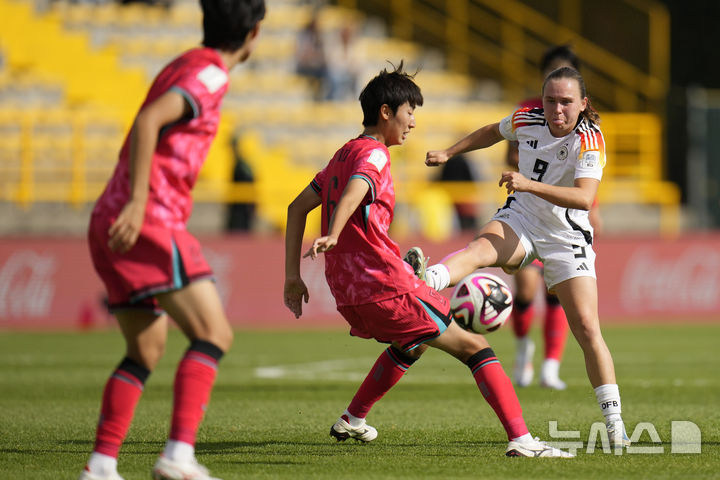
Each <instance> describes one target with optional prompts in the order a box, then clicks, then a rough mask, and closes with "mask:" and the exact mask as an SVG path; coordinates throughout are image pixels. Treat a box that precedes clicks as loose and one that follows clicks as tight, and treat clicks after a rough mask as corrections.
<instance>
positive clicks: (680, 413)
mask: <svg viewBox="0 0 720 480" xmlns="http://www.w3.org/2000/svg"><path fill="white" fill-rule="evenodd" d="M537 330H538V329H537V328H534V335H536V336H539V333H538V331H537ZM604 332H605V338H606V340H607V342H608V344H609V346H610V348H611V350H612V352H613V355H614V358H615V365H616V370H617V374H618V379H619V383H620V388H621V394H622V400H623V410H624V412H623V415H624V419H625V421H626V423H627V424H628V426H629V432H628V433H629V434H630V433H631V431H632V429H633V428H634V426H635V425H636V424H637V423H639V422H650V423H652V424H653V425H654V427H655V428H656V430H657V433H658V435H659V436H660V439H661V441H662V445H661V446H662V447H663V449H664V453H662V454H632V455H631V454H624V455H622V456H616V455H612V454H605V453H602V450H601V449H600V448H599V445H598V449H597V450H596V451H595V453H592V454H588V453H587V452H586V450H585V449H581V450H580V451H579V452H578V457H577V458H575V459H529V458H520V459H512V458H506V457H505V456H504V455H503V453H504V450H505V447H506V443H507V442H506V439H505V435H504V431H503V430H502V427H501V426H500V423H499V421H498V420H497V419H496V417H495V416H494V414H493V412H492V410H491V409H490V407H489V406H488V405H487V404H486V403H485V401H484V400H483V398H482V396H481V395H480V393H479V391H478V390H477V387H476V386H475V384H474V382H473V379H472V377H471V375H470V373H469V370H468V369H467V367H465V366H464V365H461V364H460V363H459V362H457V361H456V360H454V359H452V358H450V357H449V356H447V355H446V354H444V353H441V352H437V351H429V352H428V353H427V354H426V355H425V357H424V358H423V359H422V360H421V361H419V362H418V363H417V364H416V365H415V366H413V368H411V369H410V371H409V372H408V374H407V375H406V377H405V378H404V379H403V380H402V381H401V382H400V384H398V385H397V386H396V387H395V389H394V390H393V391H391V392H390V393H389V394H388V395H387V396H386V397H385V398H384V399H382V400H381V401H380V402H379V403H378V404H377V405H376V406H375V408H374V410H373V411H372V412H371V414H370V416H369V418H368V419H369V423H370V424H372V425H374V426H376V427H377V428H378V431H379V437H378V439H377V440H376V441H375V442H373V443H371V444H367V445H363V444H358V443H355V442H345V443H339V444H338V443H336V442H335V441H334V440H333V439H331V438H330V437H329V436H328V431H329V428H330V425H331V424H332V423H333V422H334V421H335V419H336V418H337V416H338V415H339V414H340V413H341V412H342V410H343V409H344V408H345V407H346V405H347V403H348V402H349V400H350V398H351V397H352V395H353V393H354V391H355V389H356V388H357V386H358V385H359V383H360V381H361V380H362V379H363V378H364V375H365V373H366V372H367V370H368V369H369V367H370V366H371V364H372V363H373V362H374V360H375V358H376V357H377V355H378V354H379V353H380V351H382V349H383V348H384V347H383V346H381V345H379V344H377V343H375V342H372V341H367V340H360V339H355V338H352V337H349V336H348V335H347V334H346V333H345V332H343V331H319V332H299V331H294V332H245V331H240V332H237V337H236V343H235V345H234V347H233V350H232V351H231V353H230V354H229V355H227V356H226V357H225V358H224V359H223V362H222V368H221V370H220V374H219V376H218V379H217V383H216V388H215V390H214V393H213V399H212V402H211V405H210V409H209V411H208V414H207V416H206V419H205V422H204V423H203V425H202V427H201V431H200V432H199V437H198V445H197V449H198V458H199V460H200V461H201V462H202V463H205V464H206V465H208V466H209V467H210V469H211V472H212V473H213V474H215V475H217V476H219V477H221V478H223V479H240V478H242V479H248V478H252V479H265V478H268V479H269V478H278V479H291V478H292V479H306V478H307V479H330V478H332V479H337V478H358V479H359V478H362V479H380V478H398V479H422V478H433V479H450V478H513V479H518V478H533V479H542V478H553V479H557V478H573V479H581V478H583V479H584V478H603V479H608V478H609V479H625V478H637V479H646V478H673V479H676V478H720V374H719V373H718V367H720V353H719V349H718V339H720V325H712V326H711V325H704V326H687V327H682V326H659V327H654V326H649V327H608V328H605V330H604ZM488 339H489V340H490V342H491V344H493V347H494V349H495V351H496V353H497V354H498V356H499V357H500V359H501V360H502V361H503V362H504V366H505V369H506V371H509V369H510V368H511V366H512V356H513V343H512V339H511V335H510V331H509V330H508V329H505V330H501V331H499V332H497V333H494V334H492V335H490V336H489V337H488ZM536 340H537V341H539V337H536ZM169 343H170V345H169V348H168V352H167V354H166V356H165V358H164V359H163V361H162V362H161V364H160V366H159V368H158V369H157V370H156V371H155V372H154V373H153V375H152V376H151V377H150V379H149V381H148V383H147V385H146V388H145V393H144V396H143V398H142V400H141V402H140V404H139V406H138V408H137V412H136V417H135V422H134V423H133V426H132V427H131V429H130V432H129V435H128V438H127V441H126V443H125V445H124V447H123V449H122V451H121V455H120V464H119V471H120V473H121V475H123V476H124V477H125V478H126V480H134V479H145V478H149V471H150V468H151V466H152V464H153V463H154V461H155V458H156V456H157V454H158V453H159V452H160V451H161V449H162V447H163V444H164V440H165V436H166V433H167V430H168V419H169V413H170V402H171V400H170V398H171V392H172V377H173V372H174V368H175V364H176V362H177V359H178V358H179V356H180V355H181V353H182V351H183V350H184V348H185V346H186V345H185V341H184V340H183V338H182V337H181V336H180V335H179V334H178V333H177V332H173V334H172V335H171V338H170V342H169ZM122 354H123V346H122V340H121V337H120V335H119V334H118V333H117V332H114V331H111V332H96V333H16V332H0V478H3V479H74V478H77V475H78V474H79V473H80V470H81V469H82V467H83V465H84V463H85V461H86V460H87V457H88V454H89V452H90V450H91V449H92V444H93V438H94V430H95V422H96V420H97V415H98V410H99V402H100V396H101V391H102V387H103V384H104V382H105V380H106V378H107V376H108V374H109V373H110V371H111V370H112V368H114V366H115V365H116V364H117V363H118V361H119V360H120V358H121V357H122ZM536 360H538V359H536ZM536 364H539V360H538V361H537V362H536ZM538 366H539V365H538ZM561 374H562V377H563V379H564V380H566V381H567V383H568V385H569V388H568V390H567V391H565V392H554V391H548V390H543V389H540V388H539V387H529V388H525V389H521V390H518V395H519V397H520V401H521V403H522V405H523V410H524V413H525V418H526V421H527V423H528V426H529V427H530V430H531V432H532V433H533V434H534V435H538V436H540V437H541V438H542V439H544V440H547V439H548V430H549V425H548V421H550V420H556V421H557V422H558V424H557V425H558V429H560V430H579V431H580V439H581V440H582V441H583V442H584V443H585V442H587V438H588V434H589V432H590V428H591V425H592V423H593V422H597V421H601V420H602V418H601V415H600V413H599V408H598V406H597V403H596V401H595V398H594V394H593V391H592V389H591V388H590V386H589V384H588V382H587V380H586V377H585V373H584V367H583V363H582V355H581V352H580V350H579V347H578V346H577V344H576V343H575V342H574V341H573V340H570V341H569V342H568V349H567V352H566V358H565V362H564V363H563V367H562V369H561ZM673 420H676V421H691V422H693V423H695V424H696V425H697V426H698V427H699V429H700V431H701V432H702V453H701V454H677V453H675V454H673V453H670V451H671V444H670V443H671V422H672V421H673ZM640 445H642V446H657V444H653V443H652V442H651V441H650V437H649V435H648V433H645V434H643V437H642V438H641V443H640Z"/></svg>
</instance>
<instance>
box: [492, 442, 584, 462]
mask: <svg viewBox="0 0 720 480" xmlns="http://www.w3.org/2000/svg"><path fill="white" fill-rule="evenodd" d="M505 455H506V456H508V457H555V458H573V457H575V455H573V454H572V453H569V452H565V451H563V450H560V449H557V448H554V447H551V446H550V445H548V444H547V443H545V442H541V441H540V439H539V438H537V437H536V438H535V439H534V440H533V441H532V442H523V443H520V442H513V441H510V443H509V444H508V447H507V449H506V450H505Z"/></svg>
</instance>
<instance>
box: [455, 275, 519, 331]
mask: <svg viewBox="0 0 720 480" xmlns="http://www.w3.org/2000/svg"><path fill="white" fill-rule="evenodd" d="M512 304H513V297H512V293H511V292H510V288H509V287H508V286H507V284H506V283H505V282H504V281H503V280H502V279H501V278H500V277H496V276H495V275H492V274H490V273H482V272H475V273H471V274H470V275H468V276H467V277H465V278H463V279H462V280H461V281H460V283H458V284H457V285H455V290H453V293H452V297H450V311H451V312H452V314H453V317H455V321H456V322H457V324H458V325H460V326H461V327H462V328H464V329H465V330H470V331H473V332H475V333H490V332H494V331H495V330H497V329H498V328H500V327H502V326H503V324H504V323H505V321H506V320H507V319H508V317H509V316H510V312H512Z"/></svg>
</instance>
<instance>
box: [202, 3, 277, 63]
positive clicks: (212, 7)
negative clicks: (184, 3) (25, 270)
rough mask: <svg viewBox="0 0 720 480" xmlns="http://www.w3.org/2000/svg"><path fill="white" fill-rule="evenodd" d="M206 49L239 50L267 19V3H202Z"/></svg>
mask: <svg viewBox="0 0 720 480" xmlns="http://www.w3.org/2000/svg"><path fill="white" fill-rule="evenodd" d="M200 4H201V6H202V10H203V32H204V37H203V42H202V44H203V45H204V46H206V47H210V48H217V49H220V50H229V51H233V50H237V49H239V48H241V47H242V46H243V44H244V43H245V39H246V38H247V35H248V33H250V31H251V30H252V29H253V28H255V25H257V23H258V22H259V21H260V20H262V19H263V18H264V17H265V0H200Z"/></svg>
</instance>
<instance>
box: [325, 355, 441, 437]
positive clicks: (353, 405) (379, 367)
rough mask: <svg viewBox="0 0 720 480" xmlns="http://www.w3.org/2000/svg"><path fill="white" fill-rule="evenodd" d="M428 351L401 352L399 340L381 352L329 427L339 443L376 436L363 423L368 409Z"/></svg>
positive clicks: (374, 431) (370, 428)
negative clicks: (336, 419)
mask: <svg viewBox="0 0 720 480" xmlns="http://www.w3.org/2000/svg"><path fill="white" fill-rule="evenodd" d="M425 350H427V345H423V344H421V345H418V346H417V347H415V348H414V349H412V350H409V351H403V350H402V347H401V345H400V344H399V343H398V342H393V344H392V345H391V346H390V347H388V348H387V349H386V350H385V351H384V352H383V353H381V354H380V356H379V357H378V359H377V360H376V361H375V365H373V367H372V369H370V372H369V373H368V375H367V377H365V380H364V381H363V383H362V385H360V388H359V389H358V391H357V393H355V396H354V397H353V399H352V401H351V402H350V405H349V406H348V407H347V409H346V410H345V412H344V413H343V414H342V415H341V416H340V418H339V419H338V421H337V422H335V424H334V425H333V426H332V427H331V428H330V435H332V436H333V437H335V438H336V439H337V441H338V442H341V441H344V440H347V439H348V438H354V439H355V440H360V441H363V442H370V441H372V440H375V438H377V430H376V429H375V428H374V427H371V426H370V425H367V423H365V418H366V417H367V415H368V413H369V412H370V409H371V408H372V407H373V405H375V403H376V402H377V401H378V400H380V399H381V398H382V397H383V396H385V394H386V393H387V392H388V391H389V390H390V389H391V388H392V387H393V386H395V384H396V383H397V382H399V381H400V379H401V378H402V377H403V375H405V372H407V370H408V369H409V368H410V367H411V366H412V365H413V363H415V361H416V360H417V359H419V358H420V356H421V355H422V354H423V352H425Z"/></svg>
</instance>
